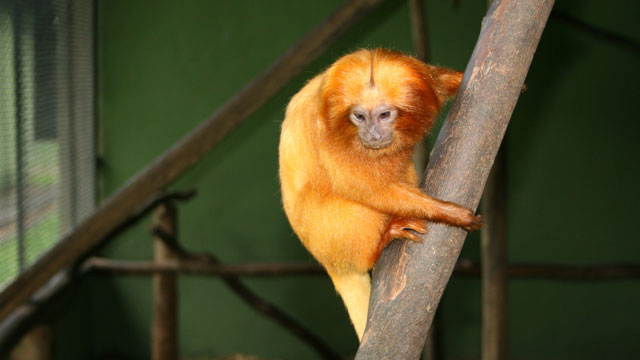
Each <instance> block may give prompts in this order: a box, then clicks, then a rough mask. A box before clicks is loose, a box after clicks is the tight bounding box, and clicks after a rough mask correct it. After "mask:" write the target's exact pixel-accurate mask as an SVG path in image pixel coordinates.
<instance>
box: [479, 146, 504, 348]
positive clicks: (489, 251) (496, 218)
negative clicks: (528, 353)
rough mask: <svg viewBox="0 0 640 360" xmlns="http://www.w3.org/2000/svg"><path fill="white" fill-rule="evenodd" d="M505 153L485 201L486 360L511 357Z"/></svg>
mask: <svg viewBox="0 0 640 360" xmlns="http://www.w3.org/2000/svg"><path fill="white" fill-rule="evenodd" d="M505 152H506V147H504V146H503V147H502V149H500V151H499V152H498V156H497V157H496V161H495V162H494V164H493V169H492V171H491V173H490V175H489V178H488V179H487V185H486V187H485V190H484V196H483V198H482V215H483V216H484V220H485V224H484V227H483V228H482V233H481V242H482V360H505V359H506V358H507V354H508V343H507V270H508V266H507V223H506V217H507V204H506V202H507V201H506V199H507V194H506V193H507V189H506V187H507V181H506V170H507V169H506V166H507V164H506V155H505Z"/></svg>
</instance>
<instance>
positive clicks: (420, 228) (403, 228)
mask: <svg viewBox="0 0 640 360" xmlns="http://www.w3.org/2000/svg"><path fill="white" fill-rule="evenodd" d="M426 233H427V221H426V220H421V219H405V218H392V219H391V220H389V222H388V223H387V227H386V228H385V230H384V232H383V233H382V235H381V236H380V242H379V243H378V248H377V249H376V251H375V253H374V256H373V259H372V260H373V264H375V263H376V261H378V257H380V254H381V253H382V250H383V249H384V248H385V247H386V246H387V245H389V243H390V242H391V240H393V239H407V240H411V241H413V242H417V243H421V242H422V238H421V237H420V234H426Z"/></svg>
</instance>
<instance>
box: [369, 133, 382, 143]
mask: <svg viewBox="0 0 640 360" xmlns="http://www.w3.org/2000/svg"><path fill="white" fill-rule="evenodd" d="M369 140H370V141H371V142H379V141H380V140H382V134H380V133H379V132H370V133H369Z"/></svg>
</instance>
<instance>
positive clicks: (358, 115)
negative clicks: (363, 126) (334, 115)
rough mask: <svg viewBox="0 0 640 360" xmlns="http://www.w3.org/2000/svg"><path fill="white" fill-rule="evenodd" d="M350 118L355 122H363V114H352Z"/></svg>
mask: <svg viewBox="0 0 640 360" xmlns="http://www.w3.org/2000/svg"><path fill="white" fill-rule="evenodd" d="M352 116H353V118H354V119H355V120H356V121H364V114H361V113H359V112H354V113H353V115H352Z"/></svg>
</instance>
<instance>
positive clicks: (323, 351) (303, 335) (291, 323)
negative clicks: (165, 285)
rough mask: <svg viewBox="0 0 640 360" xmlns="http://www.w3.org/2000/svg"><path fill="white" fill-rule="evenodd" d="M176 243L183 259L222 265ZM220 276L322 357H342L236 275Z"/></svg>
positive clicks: (233, 289)
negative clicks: (190, 251) (191, 252)
mask: <svg viewBox="0 0 640 360" xmlns="http://www.w3.org/2000/svg"><path fill="white" fill-rule="evenodd" d="M174 245H175V246H176V247H175V250H176V252H177V253H178V254H182V260H196V261H199V262H200V263H202V264H204V263H208V264H209V265H210V266H221V264H220V262H219V261H218V259H217V258H216V257H215V256H213V255H211V254H207V253H204V254H190V253H188V252H187V251H186V250H185V249H183V248H180V245H179V244H178V243H175V244H174ZM220 276H221V277H222V281H224V283H225V284H226V285H227V286H228V287H229V289H231V290H232V291H233V292H235V293H236V295H238V296H239V297H240V298H241V299H242V300H243V301H244V302H245V303H247V304H248V305H249V306H251V307H252V308H253V309H254V310H256V311H258V312H259V313H261V314H262V315H264V316H266V317H268V318H270V319H271V320H273V321H275V322H276V323H278V324H279V325H280V326H282V327H283V328H284V329H285V330H287V331H289V332H290V333H291V334H293V335H294V336H295V337H297V338H299V339H300V340H302V341H303V342H305V343H306V344H307V345H309V346H311V348H312V349H313V350H315V352H316V353H317V354H318V355H319V356H320V358H322V359H327V360H331V359H338V358H340V356H339V355H338V353H336V352H335V351H334V350H333V349H332V348H331V347H330V346H329V345H327V344H325V343H324V342H323V341H322V340H321V339H320V338H319V337H317V336H316V335H315V334H314V333H312V332H311V331H310V330H308V329H307V328H306V327H304V326H303V325H302V324H300V323H299V322H298V321H296V320H295V319H294V318H292V317H291V316H289V315H288V314H287V313H285V312H284V311H282V310H280V309H279V308H278V307H277V306H276V305H274V304H271V303H269V302H268V301H266V300H264V299H262V298H261V297H260V296H258V295H257V294H256V293H254V292H253V291H251V289H249V288H248V287H247V286H245V285H244V284H243V283H242V281H240V280H239V279H238V278H237V277H236V276H234V275H228V274H224V275H222V274H221V275H220Z"/></svg>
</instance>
